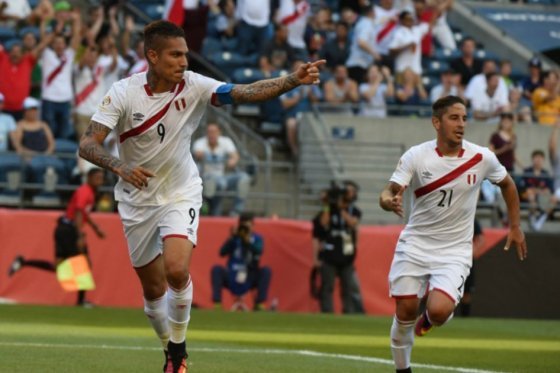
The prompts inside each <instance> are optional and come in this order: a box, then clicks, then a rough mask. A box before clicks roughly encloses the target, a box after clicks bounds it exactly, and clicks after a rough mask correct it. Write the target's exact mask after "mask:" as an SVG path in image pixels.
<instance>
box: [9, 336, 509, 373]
mask: <svg viewBox="0 0 560 373" xmlns="http://www.w3.org/2000/svg"><path fill="white" fill-rule="evenodd" d="M0 346H8V347H10V346H11V347H40V348H78V349H98V350H127V351H161V348H158V347H144V346H112V345H104V344H102V345H85V344H65V343H33V342H0ZM189 351H195V352H224V353H237V354H254V353H261V354H270V355H300V356H312V357H323V358H333V359H340V360H352V361H360V362H367V363H377V364H384V365H393V360H388V359H381V358H377V357H369V356H359V355H346V354H332V353H327V352H318V351H309V350H289V349H286V350H283V349H258V348H255V349H250V348H210V347H199V348H197V347H194V348H189ZM412 367H413V368H425V369H435V370H445V371H450V372H461V373H501V372H498V371H493V370H483V369H475V368H462V367H449V366H444V365H433V364H414V363H413V364H412Z"/></svg>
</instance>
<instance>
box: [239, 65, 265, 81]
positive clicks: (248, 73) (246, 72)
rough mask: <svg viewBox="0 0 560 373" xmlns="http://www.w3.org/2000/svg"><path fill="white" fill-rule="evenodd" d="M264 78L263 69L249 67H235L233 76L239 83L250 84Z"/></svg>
mask: <svg viewBox="0 0 560 373" xmlns="http://www.w3.org/2000/svg"><path fill="white" fill-rule="evenodd" d="M263 78H264V74H263V73H262V71H260V70H259V69H255V68H249V67H245V68H239V69H235V71H234V72H233V77H232V79H233V82H234V83H239V84H249V83H253V82H255V81H257V80H260V79H263Z"/></svg>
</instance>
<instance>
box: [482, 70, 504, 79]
mask: <svg viewBox="0 0 560 373" xmlns="http://www.w3.org/2000/svg"><path fill="white" fill-rule="evenodd" d="M499 75H500V74H498V73H497V72H495V71H492V72H490V73H486V74H484V76H485V77H486V81H489V80H490V79H492V78H493V77H495V76H499Z"/></svg>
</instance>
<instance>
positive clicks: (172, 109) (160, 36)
mask: <svg viewBox="0 0 560 373" xmlns="http://www.w3.org/2000/svg"><path fill="white" fill-rule="evenodd" d="M144 45H145V50H146V58H147V60H148V63H149V68H148V71H147V72H146V73H141V74H136V75H133V76H131V77H129V78H127V79H123V80H120V81H118V82H117V83H115V84H113V86H112V87H111V89H110V90H109V92H108V93H107V95H106V96H105V98H104V99H103V101H102V102H101V104H100V106H99V108H98V110H97V112H96V113H95V114H94V116H93V118H92V121H91V123H90V125H89V127H88V129H87V131H86V133H85V134H84V136H83V137H82V139H81V141H80V156H81V157H82V158H84V159H86V160H88V161H90V162H92V163H94V164H96V165H98V166H100V167H102V168H105V169H108V170H110V171H112V172H114V173H115V174H117V175H118V176H119V177H120V180H119V182H118V183H117V185H116V186H115V197H116V200H118V201H119V214H120V216H121V220H122V222H123V226H124V231H125V235H126V238H127V241H128V248H129V255H130V259H131V262H132V265H133V266H134V268H135V270H136V274H137V275H138V278H139V279H140V283H141V284H142V288H143V292H144V311H145V313H146V315H147V316H148V318H149V320H150V323H151V324H152V327H153V328H154V330H155V331H156V334H157V335H158V337H159V339H160V341H161V343H162V346H163V348H164V350H165V355H166V363H165V364H166V365H165V372H168V373H184V372H186V370H187V365H186V364H187V363H186V359H187V352H186V336H185V334H186V330H187V325H188V322H189V318H190V308H191V304H192V297H193V283H192V280H191V277H190V274H189V265H190V261H191V256H192V253H193V248H194V246H195V245H196V242H197V239H196V237H197V228H198V221H199V220H198V218H199V214H198V213H199V210H200V207H201V204H202V180H201V179H200V177H199V175H198V170H197V167H196V165H195V163H194V160H193V157H192V155H191V153H190V141H191V135H192V133H193V132H194V131H195V129H196V128H197V126H198V124H199V122H200V120H201V119H202V117H203V116H204V114H205V111H206V107H207V105H208V104H210V103H212V104H214V105H221V104H230V103H242V102H259V101H264V100H268V99H270V98H273V97H278V96H280V95H281V94H283V93H285V92H287V91H289V90H291V89H293V88H295V87H297V86H299V85H302V84H318V83H319V67H320V66H322V65H324V63H325V61H324V60H320V61H316V62H313V63H306V64H304V65H302V66H300V68H299V69H298V70H297V71H296V72H294V73H292V74H289V75H286V76H283V77H279V78H276V79H267V80H261V81H257V82H255V83H252V84H248V85H233V84H225V83H222V82H219V81H216V80H214V79H211V78H207V77H205V76H202V75H199V74H196V73H194V72H192V71H185V70H186V69H187V67H188V61H187V53H188V48H187V44H186V41H185V34H184V31H183V29H182V28H180V27H178V26H176V25H175V24H173V23H171V22H168V21H155V22H152V23H150V24H148V25H147V26H146V27H145V29H144ZM112 130H115V131H116V132H117V133H118V138H119V157H120V159H119V158H116V157H114V156H112V155H110V154H109V153H108V152H107V150H105V149H104V147H103V142H104V140H105V139H106V137H107V136H108V134H109V133H110V132H111V131H112Z"/></svg>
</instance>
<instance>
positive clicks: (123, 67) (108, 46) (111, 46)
mask: <svg viewBox="0 0 560 373" xmlns="http://www.w3.org/2000/svg"><path fill="white" fill-rule="evenodd" d="M99 51H100V56H99V61H98V63H99V65H100V66H101V67H103V68H104V69H105V74H104V79H103V84H104V85H105V87H110V86H111V84H113V83H115V82H117V81H118V80H119V79H121V78H122V75H123V74H124V73H125V71H127V70H128V67H129V65H128V62H126V61H125V59H124V58H122V56H121V55H120V54H119V50H118V49H117V44H116V42H115V38H114V37H113V36H112V35H111V34H109V35H107V36H105V37H104V38H103V39H101V40H100V41H99ZM115 56H116V57H117V64H116V65H115V64H114V59H115Z"/></svg>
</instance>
